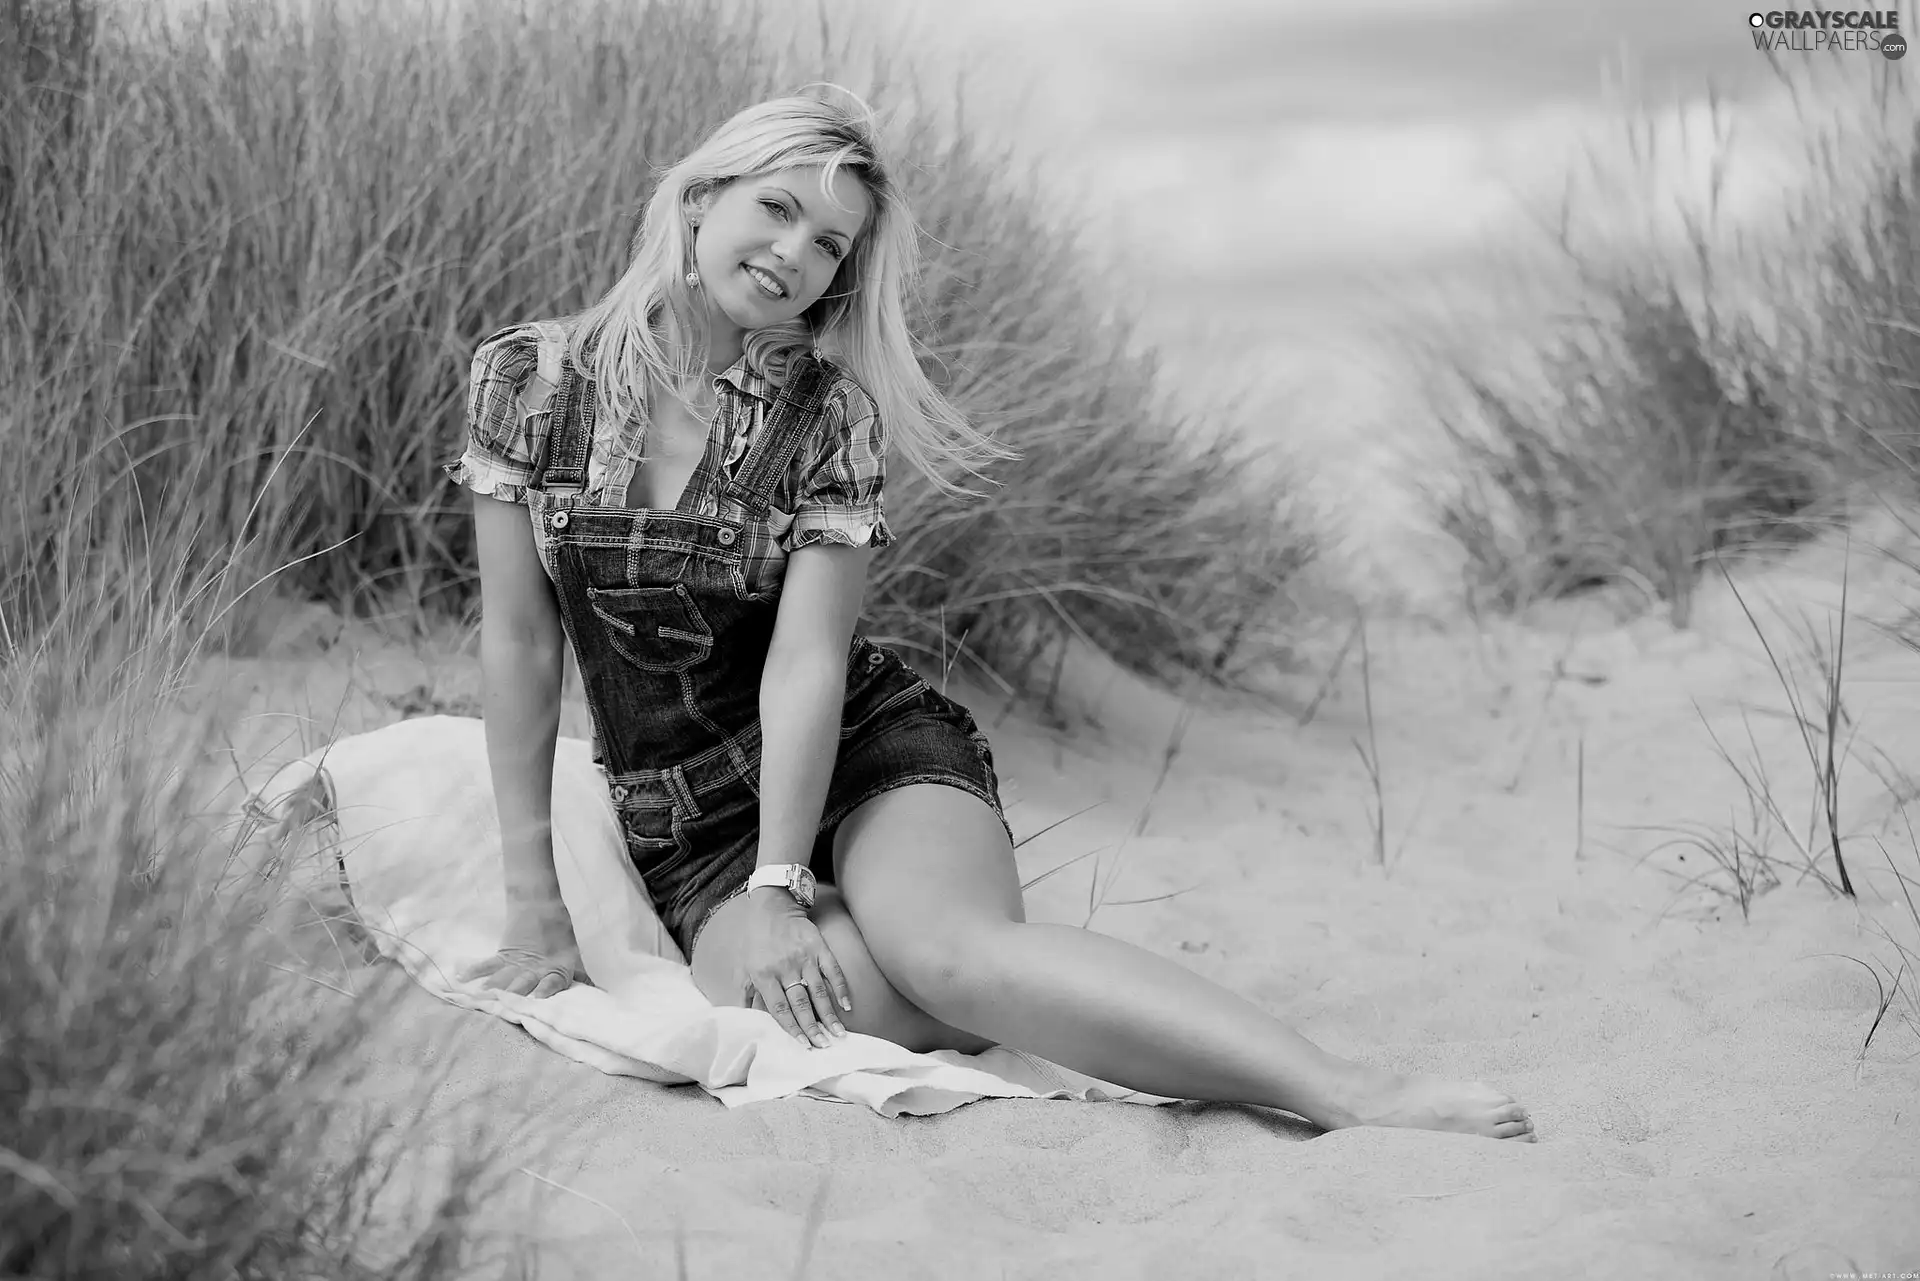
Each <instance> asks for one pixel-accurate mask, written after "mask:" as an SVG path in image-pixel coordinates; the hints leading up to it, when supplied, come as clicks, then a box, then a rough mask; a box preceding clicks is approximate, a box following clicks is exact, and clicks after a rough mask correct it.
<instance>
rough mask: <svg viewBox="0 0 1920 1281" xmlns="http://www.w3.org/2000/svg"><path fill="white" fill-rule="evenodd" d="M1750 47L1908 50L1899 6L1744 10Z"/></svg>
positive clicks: (1899, 54)
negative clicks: (1849, 8) (1842, 8)
mask: <svg viewBox="0 0 1920 1281" xmlns="http://www.w3.org/2000/svg"><path fill="white" fill-rule="evenodd" d="M1747 25H1749V27H1753V48H1759V50H1791V52H1795V54H1830V52H1832V54H1839V52H1868V54H1882V56H1885V58H1887V60H1895V58H1903V56H1905V54H1907V36H1903V35H1901V15H1899V10H1843V12H1841V10H1768V12H1764V13H1747Z"/></svg>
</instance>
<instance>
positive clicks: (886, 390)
mask: <svg viewBox="0 0 1920 1281" xmlns="http://www.w3.org/2000/svg"><path fill="white" fill-rule="evenodd" d="M843 92H844V91H843ZM847 96H848V97H851V98H853V100H854V102H855V103H856V104H858V109H857V110H856V109H853V108H848V107H840V106H836V105H834V104H832V103H830V102H827V101H825V100H824V99H820V98H814V97H807V96H798V95H796V96H792V97H785V98H775V99H772V100H770V101H767V102H762V103H759V104H757V105H755V106H752V107H748V108H747V109H746V110H744V111H742V112H740V113H739V114H737V115H735V116H734V117H733V118H732V119H730V120H728V121H727V122H726V123H725V124H723V125H721V126H720V127H719V128H718V129H715V130H714V131H713V132H712V133H711V134H709V135H708V136H707V138H706V139H705V140H704V141H702V142H701V143H700V145H699V146H697V147H695V148H694V149H693V151H692V153H691V154H689V155H688V156H686V157H685V158H684V159H682V160H681V161H680V162H679V163H677V164H675V165H672V166H670V167H669V168H667V169H665V170H663V171H662V172H661V173H660V177H659V185H658V186H657V187H656V188H655V190H654V193H653V195H652V197H651V198H650V199H649V200H648V201H647V206H646V210H645V212H644V213H643V214H642V216H641V220H640V226H639V228H638V230H636V231H635V233H634V237H633V244H632V250H631V261H630V263H629V265H628V267H627V270H626V272H625V273H624V274H622V275H621V277H620V279H619V281H618V282H616V283H615V284H614V286H613V288H611V289H610V290H608V291H607V293H606V294H605V296H603V297H602V298H601V299H600V300H599V301H598V302H597V303H595V304H594V305H593V306H591V307H589V308H587V309H586V310H585V311H583V312H581V313H580V314H579V315H578V316H577V317H574V318H573V323H572V326H571V328H572V334H571V337H570V339H569V347H570V349H571V353H572V355H573V358H574V361H575V363H576V364H578V365H580V366H581V367H582V368H588V369H590V370H591V372H592V375H593V377H594V380H595V381H596V383H597V384H598V386H599V402H600V403H599V410H600V412H602V413H610V414H613V415H615V416H616V419H617V420H618V421H624V420H625V419H626V418H627V417H628V416H629V415H631V414H632V413H634V412H635V410H636V409H638V408H639V407H640V406H641V405H643V404H644V401H645V399H646V393H647V390H648V389H649V388H650V387H651V385H652V384H651V380H652V379H656V378H657V379H658V380H659V381H660V383H661V384H662V385H663V386H668V387H673V388H675V389H676V390H679V391H682V392H684V391H685V390H686V389H688V388H689V387H691V386H694V385H695V380H696V379H698V378H700V377H701V376H702V373H703V367H704V358H705V354H706V333H705V326H706V308H705V306H704V305H702V304H701V302H700V300H699V299H698V298H696V297H695V296H694V292H693V290H692V289H691V288H690V287H689V286H688V285H687V283H686V279H685V277H686V273H687V271H688V270H689V269H690V268H691V267H692V265H693V224H692V218H693V214H694V213H695V211H696V209H697V207H698V206H699V205H700V204H701V203H702V202H703V201H704V200H706V199H708V198H710V197H711V196H712V195H714V194H716V193H718V192H719V191H721V190H722V189H724V188H725V187H727V186H728V185H730V184H732V183H734V182H738V181H740V180H741V179H744V178H749V177H755V176H758V175H761V174H766V173H771V172H773V171H775V170H780V169H789V168H794V167H798V166H803V165H823V166H825V168H826V182H827V185H828V188H829V189H831V187H832V183H833V179H834V177H835V176H836V175H837V174H838V172H839V171H840V170H841V169H842V168H845V169H848V170H850V171H851V172H852V173H853V174H854V175H855V176H856V177H858V178H859V179H860V181H861V183H862V184H863V185H864V186H865V187H866V190H867V192H868V194H869V195H870V196H871V198H872V201H873V211H872V214H871V216H870V218H869V219H868V222H867V225H866V226H865V227H864V228H863V229H862V231H861V234H859V235H858V236H856V237H855V238H854V242H853V248H852V249H851V250H850V251H849V252H848V254H847V256H846V258H845V259H844V260H843V261H842V262H841V264H840V267H839V269H838V270H837V271H836V272H835V274H834V278H833V282H832V283H831V284H830V285H829V286H828V287H827V289H826V292H825V293H823V294H822V295H821V296H820V298H819V299H818V300H816V301H815V302H814V303H813V305H812V306H810V307H808V308H807V310H806V311H805V312H804V313H802V314H801V315H800V316H798V317H796V318H795V319H793V320H790V321H786V322H784V323H781V324H777V325H769V326H767V327H766V328H763V329H755V330H751V331H749V332H748V333H747V334H746V336H745V349H746V358H747V362H748V363H749V364H750V365H751V366H753V367H754V368H755V369H756V370H757V371H758V372H759V373H760V374H761V375H762V376H763V377H765V378H767V379H768V380H769V381H770V382H772V383H773V384H774V385H775V386H781V385H784V383H785V381H786V376H787V372H788V370H789V369H791V368H792V365H793V362H794V360H795V359H796V358H797V357H799V356H800V355H801V354H802V353H804V352H809V351H812V352H816V353H817V354H819V355H821V356H825V357H827V358H828V359H830V360H832V361H833V362H834V363H835V364H837V365H839V366H840V367H841V368H843V369H844V370H846V372H847V373H849V374H851V375H852V376H853V378H854V379H855V380H856V381H857V382H858V383H859V384H860V385H861V387H863V388H864V389H865V390H866V392H867V394H868V395H870V396H872V397H873V401H874V404H875V406H876V407H877V408H878V410H879V412H880V420H881V422H882V423H883V424H885V427H886V433H887V437H888V439H889V440H890V441H891V442H892V444H893V445H894V446H895V447H896V448H897V449H898V450H899V452H900V454H901V456H902V457H903V458H905V459H906V460H907V461H908V462H909V463H911V464H912V465H913V466H914V467H916V468H917V469H919V471H920V472H921V473H922V474H924V475H925V476H926V477H927V479H928V480H929V481H930V482H931V483H932V484H933V485H935V486H936V487H937V488H939V489H941V490H943V491H945V492H947V493H949V494H972V493H974V491H972V490H969V489H965V488H963V487H962V486H959V485H956V484H954V483H953V482H952V481H950V480H948V479H947V477H946V476H945V475H944V474H943V473H944V471H945V470H946V469H948V468H949V467H957V468H959V469H961V470H964V471H966V472H968V473H969V474H971V475H973V476H976V477H977V476H980V475H981V472H980V470H979V465H980V464H981V463H982V462H984V461H985V460H988V459H992V458H1015V457H1018V454H1017V453H1016V452H1015V451H1013V450H1011V449H1008V448H1006V447H1005V446H1003V445H1001V444H999V443H998V442H996V441H995V440H993V439H992V438H991V437H990V436H988V435H986V434H985V433H983V432H981V431H980V430H979V429H977V428H975V427H974V426H973V425H972V424H971V423H969V422H968V421H967V419H966V417H965V416H964V415H962V414H961V413H960V411H959V410H957V409H956V408H955V407H954V406H953V405H952V404H950V403H949V402H948V401H947V399H946V398H945V397H944V396H942V395H941V394H940V392H939V391H938V390H937V389H936V388H935V387H934V386H933V384H932V383H931V382H930V381H928V379H927V376H926V374H925V373H924V372H923V371H922V370H921V368H920V362H919V359H918V356H919V350H920V349H919V346H918V344H917V343H916V341H915V339H914V337H913V335H912V333H911V332H910V331H909V329H908V327H907V304H908V301H909V298H910V296H917V294H918V290H919V287H920V246H919V231H918V228H917V227H916V225H915V224H914V221H913V215H912V213H911V211H910V210H909V209H908V208H907V204H906V200H905V198H904V196H903V194H902V193H901V191H900V188H899V187H898V186H897V185H896V184H895V182H894V180H893V176H892V174H891V172H890V170H889V169H888V168H887V166H886V165H885V164H883V163H882V161H881V158H880V148H879V143H878V140H877V137H876V128H875V123H874V119H873V111H872V109H871V108H870V107H868V106H867V105H866V103H864V102H862V101H861V100H860V99H859V98H858V96H857V95H853V94H851V93H849V94H848V95H847ZM690 322H691V323H690Z"/></svg>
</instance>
